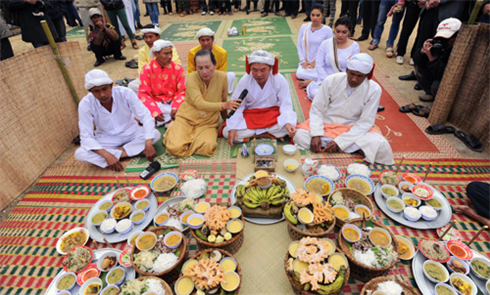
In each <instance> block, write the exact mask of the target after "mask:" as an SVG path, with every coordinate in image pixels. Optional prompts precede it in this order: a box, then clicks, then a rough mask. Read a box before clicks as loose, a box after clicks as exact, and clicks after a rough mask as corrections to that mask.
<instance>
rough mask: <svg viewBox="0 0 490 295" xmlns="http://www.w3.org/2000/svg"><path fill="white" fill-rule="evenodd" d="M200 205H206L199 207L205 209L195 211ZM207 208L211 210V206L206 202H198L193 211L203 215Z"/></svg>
mask: <svg viewBox="0 0 490 295" xmlns="http://www.w3.org/2000/svg"><path fill="white" fill-rule="evenodd" d="M201 204H207V206H206V205H204V206H201V207H205V208H206V209H205V210H204V211H197V207H198V206H199V205H201ZM209 208H211V204H209V203H208V202H199V203H197V204H196V206H195V207H194V210H195V211H196V212H197V213H200V214H204V213H206V210H208V209H209Z"/></svg>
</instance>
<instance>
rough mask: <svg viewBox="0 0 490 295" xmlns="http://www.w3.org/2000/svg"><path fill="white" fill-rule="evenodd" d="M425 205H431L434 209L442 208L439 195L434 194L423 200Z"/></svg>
mask: <svg viewBox="0 0 490 295" xmlns="http://www.w3.org/2000/svg"><path fill="white" fill-rule="evenodd" d="M424 202H425V205H427V206H430V207H432V208H433V209H434V210H436V211H441V210H442V204H443V203H442V202H443V201H442V200H441V199H440V197H439V196H437V195H434V196H433V197H432V199H430V200H427V201H424Z"/></svg>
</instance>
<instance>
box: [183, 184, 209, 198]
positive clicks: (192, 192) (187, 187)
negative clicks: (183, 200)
mask: <svg viewBox="0 0 490 295" xmlns="http://www.w3.org/2000/svg"><path fill="white" fill-rule="evenodd" d="M180 189H181V190H182V192H183V193H184V194H185V196H186V197H188V198H193V199H195V198H197V197H199V196H200V195H201V194H202V193H203V191H204V190H205V189H206V182H205V181H204V179H193V180H188V181H187V182H186V183H184V185H183V186H182V187H181V188H180Z"/></svg>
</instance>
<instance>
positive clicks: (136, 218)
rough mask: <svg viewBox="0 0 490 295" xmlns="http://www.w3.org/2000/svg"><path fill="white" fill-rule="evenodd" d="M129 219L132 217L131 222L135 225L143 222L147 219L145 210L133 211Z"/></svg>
mask: <svg viewBox="0 0 490 295" xmlns="http://www.w3.org/2000/svg"><path fill="white" fill-rule="evenodd" d="M129 219H131V222H132V223H133V224H135V225H138V224H141V223H143V221H145V219H146V213H145V211H143V210H136V211H134V212H133V213H131V216H129Z"/></svg>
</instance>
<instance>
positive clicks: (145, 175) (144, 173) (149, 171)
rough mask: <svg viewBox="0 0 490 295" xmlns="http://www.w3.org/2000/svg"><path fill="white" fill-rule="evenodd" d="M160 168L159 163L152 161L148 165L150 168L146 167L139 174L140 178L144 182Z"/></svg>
mask: <svg viewBox="0 0 490 295" xmlns="http://www.w3.org/2000/svg"><path fill="white" fill-rule="evenodd" d="M160 167H161V165H160V162H158V161H154V162H152V163H151V164H150V166H148V167H146V169H145V170H144V171H142V172H141V173H140V177H141V178H143V179H145V180H146V179H148V178H150V176H152V175H153V174H155V172H157V171H158V170H160Z"/></svg>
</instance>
